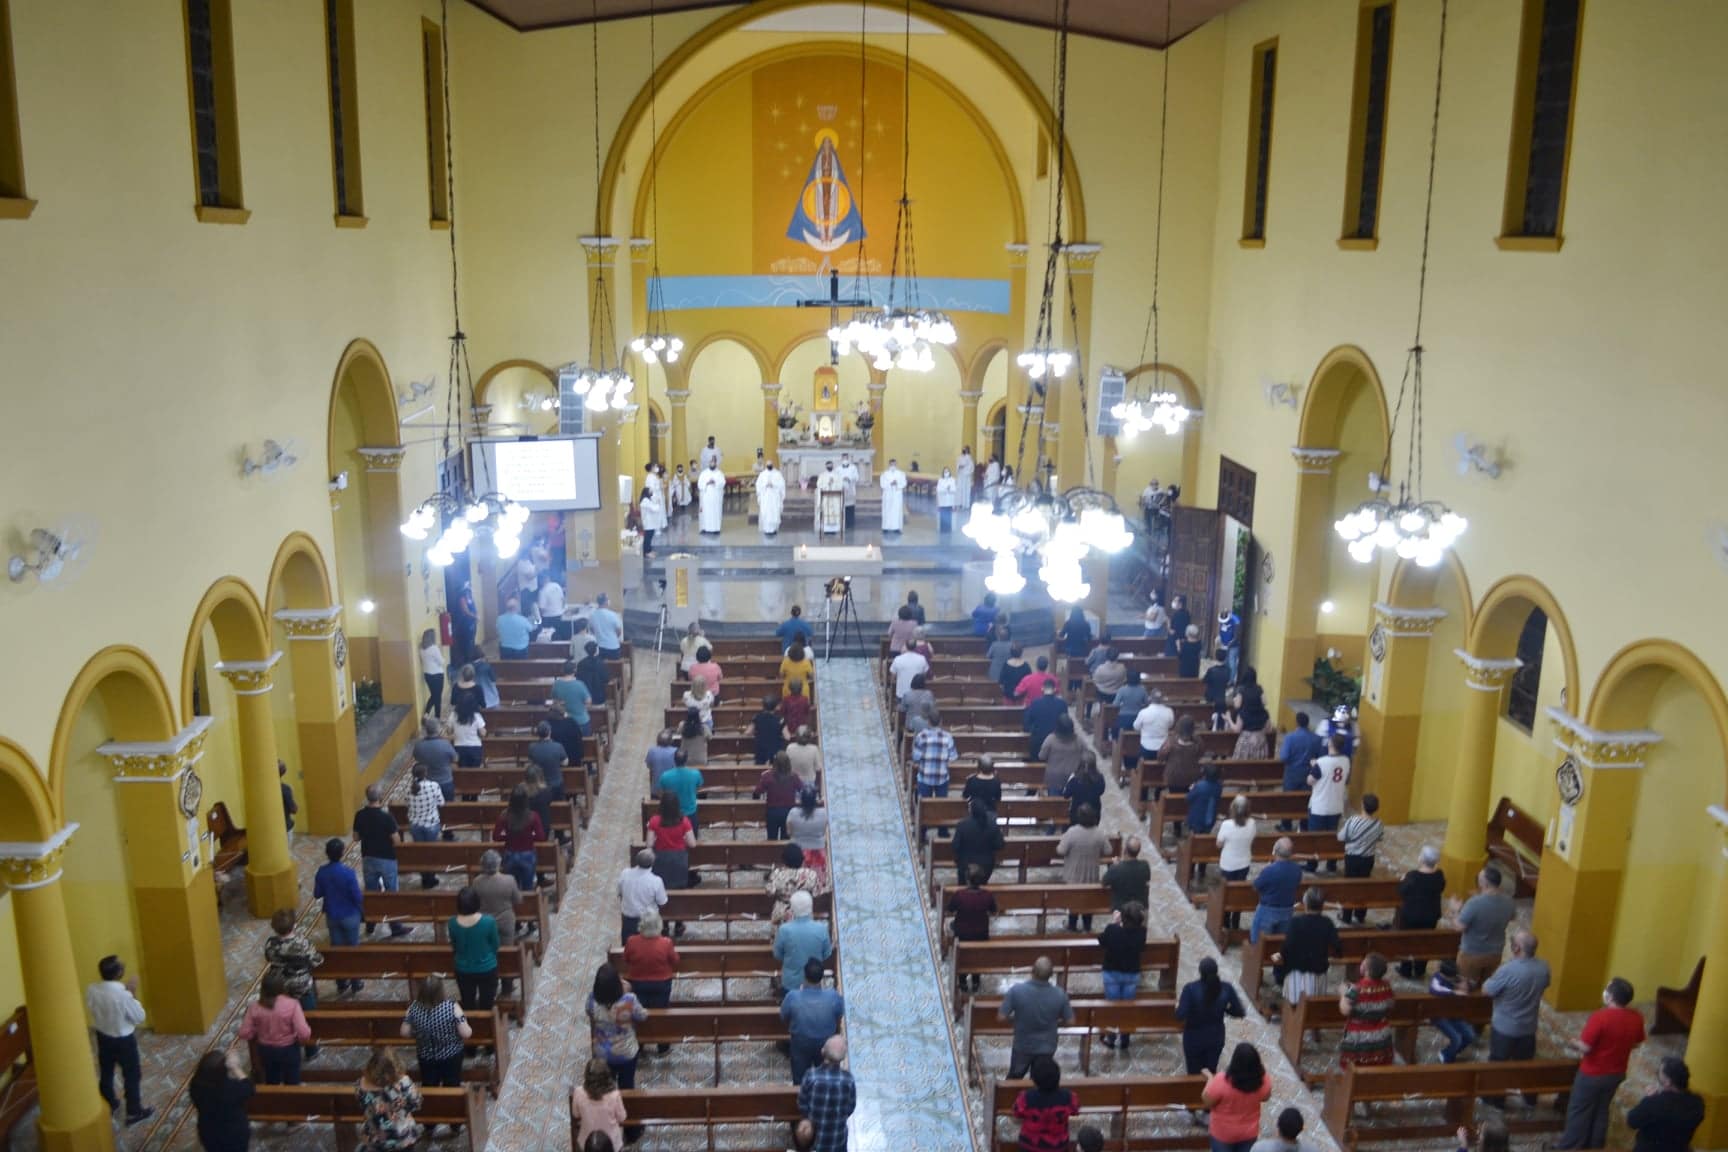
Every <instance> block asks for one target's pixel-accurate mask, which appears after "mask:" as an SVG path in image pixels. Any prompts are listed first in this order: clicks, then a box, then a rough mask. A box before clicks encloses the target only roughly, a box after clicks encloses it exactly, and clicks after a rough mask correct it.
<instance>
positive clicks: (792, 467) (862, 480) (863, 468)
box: [780, 444, 871, 488]
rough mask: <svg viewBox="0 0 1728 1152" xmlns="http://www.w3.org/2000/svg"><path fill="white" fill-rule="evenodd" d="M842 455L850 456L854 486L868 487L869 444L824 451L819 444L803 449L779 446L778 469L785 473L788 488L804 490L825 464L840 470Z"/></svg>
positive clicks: (803, 447) (790, 445)
mask: <svg viewBox="0 0 1728 1152" xmlns="http://www.w3.org/2000/svg"><path fill="white" fill-rule="evenodd" d="M842 456H850V457H852V464H853V466H854V467H855V468H857V469H858V483H859V484H860V485H866V486H867V485H869V484H870V482H871V479H870V464H871V460H870V445H868V444H853V445H850V446H838V445H837V446H835V447H833V448H824V447H821V446H820V445H811V446H809V447H805V446H803V445H799V444H782V445H781V446H780V468H781V471H783V472H785V473H786V486H787V487H788V488H794V487H805V486H807V485H808V484H809V482H810V481H811V480H812V479H814V478H815V476H816V474H817V473H818V472H821V471H822V469H823V467H824V466H825V465H827V464H828V462H829V461H833V463H834V467H835V468H839V467H840V458H841V457H842Z"/></svg>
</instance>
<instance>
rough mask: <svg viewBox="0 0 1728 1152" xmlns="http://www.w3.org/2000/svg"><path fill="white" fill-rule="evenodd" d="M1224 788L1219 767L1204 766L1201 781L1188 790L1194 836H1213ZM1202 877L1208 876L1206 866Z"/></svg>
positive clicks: (1189, 825) (1200, 867)
mask: <svg viewBox="0 0 1728 1152" xmlns="http://www.w3.org/2000/svg"><path fill="white" fill-rule="evenodd" d="M1223 795H1224V786H1223V785H1222V784H1221V783H1219V780H1218V765H1216V764H1202V765H1201V766H1200V779H1198V780H1196V781H1195V782H1194V786H1193V787H1191V788H1189V789H1188V819H1187V824H1188V832H1189V834H1190V835H1193V836H1210V835H1212V826H1213V825H1214V824H1216V823H1217V822H1218V801H1219V800H1220V799H1222V798H1223ZM1198 871H1199V873H1200V875H1202V876H1204V875H1206V865H1204V864H1201V865H1199V868H1198Z"/></svg>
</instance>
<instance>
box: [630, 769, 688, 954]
mask: <svg viewBox="0 0 1728 1152" xmlns="http://www.w3.org/2000/svg"><path fill="white" fill-rule="evenodd" d="M695 844H696V829H695V828H693V827H691V826H690V818H689V817H688V816H686V815H684V813H683V812H681V811H679V810H678V797H677V796H675V795H673V794H672V793H670V792H661V793H660V811H658V812H656V813H654V815H652V816H650V817H649V818H648V850H649V851H650V852H652V853H654V875H656V876H658V877H660V883H661V884H663V885H664V886H665V888H666V891H667V893H669V894H670V893H672V892H680V891H682V890H684V889H685V888H688V887H690V849H691V848H692V847H694V846H695ZM644 915H646V913H644ZM638 928H640V925H638ZM630 939H632V940H634V939H635V937H634V936H632V937H631V938H630ZM625 944H626V945H628V944H629V941H625Z"/></svg>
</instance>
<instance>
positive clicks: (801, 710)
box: [780, 695, 810, 736]
mask: <svg viewBox="0 0 1728 1152" xmlns="http://www.w3.org/2000/svg"><path fill="white" fill-rule="evenodd" d="M780 715H781V716H782V717H784V718H785V720H786V728H787V730H788V731H790V732H791V733H792V734H793V735H794V736H796V735H797V734H798V729H800V728H802V727H804V726H805V725H806V724H809V723H810V697H808V696H791V695H787V696H782V697H780Z"/></svg>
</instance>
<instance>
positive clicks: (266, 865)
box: [216, 652, 300, 919]
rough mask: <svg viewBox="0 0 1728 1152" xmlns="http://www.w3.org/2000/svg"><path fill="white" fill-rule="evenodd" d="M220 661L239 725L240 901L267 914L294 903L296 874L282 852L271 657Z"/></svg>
mask: <svg viewBox="0 0 1728 1152" xmlns="http://www.w3.org/2000/svg"><path fill="white" fill-rule="evenodd" d="M281 659H282V653H280V652H277V653H274V654H273V655H272V656H271V657H270V659H268V660H258V661H236V660H224V661H222V662H221V663H219V664H217V665H216V671H218V672H220V673H222V678H223V679H224V680H226V681H228V683H229V685H230V686H231V687H232V688H233V689H234V697H235V711H236V712H237V713H238V714H239V724H240V776H241V779H242V780H243V781H244V782H245V787H246V903H247V906H248V907H249V908H251V909H252V915H254V916H258V917H261V918H266V919H267V918H268V917H269V916H270V915H271V913H273V912H275V911H276V909H278V908H297V907H299V905H300V876H299V873H298V872H297V871H296V870H295V868H294V859H293V857H292V856H290V855H289V854H288V828H287V826H286V823H285V822H284V819H283V814H282V789H281V786H280V784H279V782H278V778H277V775H276V725H275V722H274V717H273V716H272V714H271V709H270V689H271V688H272V687H274V685H275V674H276V662H277V661H279V660H281Z"/></svg>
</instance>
